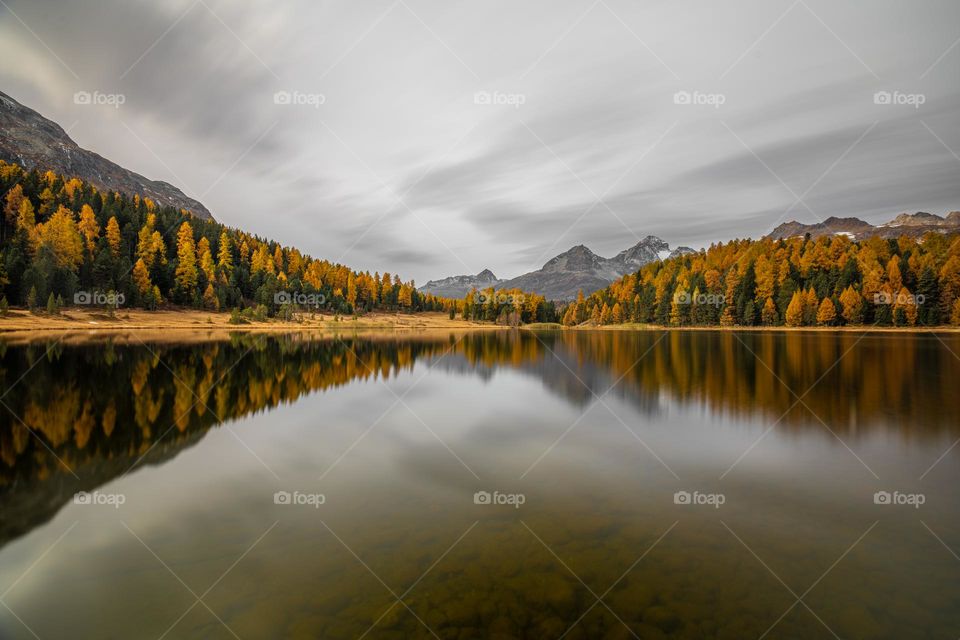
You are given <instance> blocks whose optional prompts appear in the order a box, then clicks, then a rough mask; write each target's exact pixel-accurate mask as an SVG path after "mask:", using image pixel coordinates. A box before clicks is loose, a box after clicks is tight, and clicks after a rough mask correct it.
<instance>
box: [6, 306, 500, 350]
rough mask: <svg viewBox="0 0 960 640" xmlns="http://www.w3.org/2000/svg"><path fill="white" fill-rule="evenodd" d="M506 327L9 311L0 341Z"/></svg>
mask: <svg viewBox="0 0 960 640" xmlns="http://www.w3.org/2000/svg"><path fill="white" fill-rule="evenodd" d="M506 328H507V327H503V326H498V325H493V324H486V323H478V322H471V321H465V320H450V318H449V317H448V315H447V314H445V313H442V312H425V313H417V314H403V313H382V312H377V313H370V314H367V315H365V316H360V317H358V318H353V317H346V318H343V317H342V318H341V319H340V320H334V315H333V314H319V313H318V314H316V315H315V316H314V317H310V316H309V315H307V316H305V317H304V319H303V321H302V322H293V321H284V320H277V319H275V318H271V319H269V320H265V321H263V322H257V321H250V322H248V323H244V324H231V323H230V313H229V312H214V311H200V310H194V309H190V310H160V311H145V310H142V309H130V310H121V311H119V312H116V313H115V314H114V316H113V317H110V316H109V315H108V314H107V313H106V312H104V311H102V310H99V309H97V310H93V309H66V310H64V311H62V312H61V314H60V315H58V316H48V315H46V314H44V313H41V314H33V313H31V312H29V311H26V310H23V309H11V310H10V311H9V313H8V314H7V315H6V316H3V317H0V342H2V343H5V344H16V343H30V342H38V341H43V340H50V339H54V340H56V339H59V340H60V341H61V342H63V343H64V344H77V343H86V342H96V341H98V340H106V339H117V338H119V339H121V340H123V339H130V340H131V341H144V342H145V341H150V342H201V341H209V340H216V339H221V340H225V339H230V337H231V336H232V335H235V334H252V335H257V334H262V335H268V334H294V333H301V334H310V335H313V336H317V337H322V336H328V335H329V336H334V335H339V334H345V333H347V334H353V333H364V334H376V335H392V334H418V335H420V334H426V333H435V332H441V331H446V332H449V331H477V330H491V329H506Z"/></svg>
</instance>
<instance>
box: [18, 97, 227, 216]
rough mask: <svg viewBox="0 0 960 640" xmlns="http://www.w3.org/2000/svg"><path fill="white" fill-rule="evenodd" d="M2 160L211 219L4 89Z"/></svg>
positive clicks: (161, 184)
mask: <svg viewBox="0 0 960 640" xmlns="http://www.w3.org/2000/svg"><path fill="white" fill-rule="evenodd" d="M0 160H4V161H5V162H12V163H16V164H19V165H21V166H23V167H24V168H26V169H34V168H35V169H38V170H40V171H47V170H50V171H53V172H55V173H58V174H61V175H66V176H70V177H76V178H80V179H82V180H84V181H85V182H89V183H90V184H92V185H94V186H95V187H97V188H98V189H100V190H101V191H119V192H121V193H124V194H126V195H128V196H134V195H139V196H141V197H146V198H150V199H151V200H153V201H154V202H156V203H157V204H158V205H160V206H171V207H174V208H176V209H186V210H188V211H190V212H191V213H192V214H193V215H195V216H196V217H198V218H202V219H204V220H213V214H211V213H210V211H209V209H207V208H206V207H205V206H204V205H203V204H202V203H201V202H199V201H197V200H194V199H193V198H191V197H189V196H187V195H186V194H184V193H183V192H182V191H181V190H180V189H178V188H177V187H175V186H173V185H172V184H170V183H168V182H164V181H162V180H150V179H149V178H145V177H144V176H142V175H140V174H139V173H136V172H134V171H131V170H129V169H126V168H124V167H122V166H120V165H119V164H117V163H115V162H113V161H111V160H108V159H107V158H104V157H103V156H101V155H100V154H98V153H96V152H94V151H90V150H88V149H84V148H82V147H80V146H79V145H78V144H77V143H76V142H74V141H73V139H72V138H70V136H69V135H67V132H66V131H64V130H63V127H61V126H60V125H58V124H57V123H56V122H54V121H52V120H49V119H47V118H45V117H43V116H42V115H40V114H39V113H37V112H36V111H34V110H33V109H31V108H30V107H26V106H24V105H22V104H20V103H19V102H17V101H16V100H14V99H13V98H11V97H10V96H8V95H7V94H5V93H3V92H2V91H0Z"/></svg>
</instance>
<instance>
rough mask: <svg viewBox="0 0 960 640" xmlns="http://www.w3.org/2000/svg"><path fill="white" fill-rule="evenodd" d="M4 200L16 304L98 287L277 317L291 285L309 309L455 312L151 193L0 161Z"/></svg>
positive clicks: (7, 277) (6, 291)
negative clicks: (103, 187)
mask: <svg viewBox="0 0 960 640" xmlns="http://www.w3.org/2000/svg"><path fill="white" fill-rule="evenodd" d="M0 207H2V209H3V216H2V218H0V297H3V298H6V300H7V301H8V303H9V304H12V305H27V304H29V303H30V302H32V303H33V304H34V305H39V304H42V302H43V301H45V300H47V299H48V298H49V297H51V296H53V297H54V299H57V298H59V299H63V300H66V301H72V300H73V299H74V294H75V293H78V292H80V291H87V292H89V291H100V292H116V293H118V294H123V299H124V300H125V302H124V304H125V305H127V306H139V307H146V308H155V307H157V306H159V305H162V304H177V305H182V306H188V307H196V308H207V309H213V310H216V309H229V308H243V307H258V308H261V309H264V310H265V311H264V313H267V314H273V313H276V312H279V311H281V308H282V307H283V306H284V302H283V301H284V300H285V299H286V298H285V296H284V293H287V294H289V293H298V294H303V295H304V296H310V297H309V298H307V299H309V300H310V301H311V303H312V307H310V310H319V311H327V312H333V313H342V314H349V313H363V312H366V311H370V310H374V309H379V310H398V311H441V310H444V311H446V310H449V309H450V308H451V307H452V308H454V309H455V310H456V311H460V312H462V309H463V303H462V301H454V300H447V299H443V298H438V297H435V296H432V295H427V294H422V293H420V292H418V291H417V290H416V287H415V285H414V283H413V282H412V281H410V282H405V281H402V280H401V279H400V278H399V277H398V276H396V275H391V274H389V273H383V274H382V275H381V274H380V273H373V274H371V273H369V272H366V271H354V270H352V269H350V268H349V267H346V266H344V265H341V264H334V263H332V262H328V261H326V260H318V259H315V258H311V257H310V256H307V255H304V254H302V253H301V252H300V251H298V250H297V249H295V248H292V247H284V246H281V245H280V244H279V243H277V242H274V241H270V240H265V239H262V238H259V237H257V236H254V235H251V234H249V233H246V232H243V231H240V230H238V229H232V228H229V227H226V226H224V225H222V224H220V223H218V222H214V221H210V220H202V219H200V218H196V217H194V216H193V215H191V214H190V213H189V212H187V211H184V210H179V211H178V210H176V209H173V208H170V207H158V206H156V204H155V203H154V202H152V201H151V200H150V199H148V198H141V197H139V196H133V197H128V196H126V195H122V194H119V193H114V192H100V191H98V190H97V189H96V188H94V187H93V186H92V185H90V184H88V183H85V182H83V181H81V180H77V179H75V178H74V179H70V178H65V177H64V176H59V175H56V174H54V173H52V172H46V173H40V172H38V171H35V170H34V171H25V170H24V169H23V168H22V167H20V166H18V165H16V164H9V163H5V162H0ZM278 294H280V295H279V296H278Z"/></svg>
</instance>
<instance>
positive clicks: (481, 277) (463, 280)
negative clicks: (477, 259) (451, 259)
mask: <svg viewBox="0 0 960 640" xmlns="http://www.w3.org/2000/svg"><path fill="white" fill-rule="evenodd" d="M500 282H501V280H500V279H498V278H497V276H495V275H493V272H492V271H490V269H484V270H483V271H481V272H480V273H478V274H477V275H475V276H450V277H449V278H443V279H442V280H431V281H430V282H428V283H426V284H425V285H423V286H422V287H419V290H420V291H421V292H423V293H432V294H433V295H435V296H443V297H444V298H462V297H464V296H465V295H467V294H468V293H469V292H470V289H477V290H480V289H486V288H488V287H496V286H497V285H499V284H500Z"/></svg>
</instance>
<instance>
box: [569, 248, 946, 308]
mask: <svg viewBox="0 0 960 640" xmlns="http://www.w3.org/2000/svg"><path fill="white" fill-rule="evenodd" d="M561 313H562V322H563V324H564V325H566V326H574V325H582V324H588V325H615V324H625V323H644V324H659V325H664V326H698V325H702V326H712V325H714V326H715V325H719V326H756V325H766V326H788V327H803V326H840V325H877V326H899V327H912V326H926V327H929V326H939V325H947V324H950V325H960V235H957V234H953V235H944V234H940V233H935V232H930V233H927V234H925V235H924V236H922V237H921V238H918V239H914V238H910V237H908V236H901V237H900V238H898V239H896V240H893V239H883V238H879V237H872V238H868V239H865V240H863V241H860V242H857V241H853V240H851V239H850V238H848V237H846V236H843V235H836V236H823V237H819V238H816V239H814V238H811V237H809V235H807V236H805V237H796V238H787V239H784V238H780V239H769V238H764V239H761V240H749V239H746V240H731V241H730V242H726V243H717V244H712V245H711V246H710V247H709V248H708V249H706V250H702V251H700V252H699V253H694V254H689V255H685V256H680V257H675V258H671V259H668V260H665V261H662V262H660V261H657V262H653V263H650V264H648V265H645V266H644V267H643V268H641V269H640V270H639V271H638V272H637V273H634V274H629V275H626V276H623V277H622V278H620V279H618V280H617V281H615V282H613V283H612V284H611V285H610V286H608V287H606V288H605V289H602V290H600V291H597V292H595V293H593V294H592V295H590V296H589V297H586V298H584V296H583V295H582V294H581V295H579V296H578V298H577V300H576V301H575V302H571V303H570V304H568V305H566V306H565V307H564V308H563V309H562V311H561Z"/></svg>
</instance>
